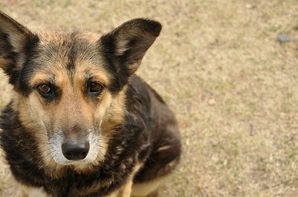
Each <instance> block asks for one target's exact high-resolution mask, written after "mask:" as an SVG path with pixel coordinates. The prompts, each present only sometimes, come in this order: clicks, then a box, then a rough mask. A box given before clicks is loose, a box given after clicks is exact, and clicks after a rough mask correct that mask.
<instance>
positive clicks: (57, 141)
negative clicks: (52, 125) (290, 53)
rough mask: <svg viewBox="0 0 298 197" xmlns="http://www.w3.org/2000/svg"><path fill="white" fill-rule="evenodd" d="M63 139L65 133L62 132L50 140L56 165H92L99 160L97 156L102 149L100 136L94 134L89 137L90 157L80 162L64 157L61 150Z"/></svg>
mask: <svg viewBox="0 0 298 197" xmlns="http://www.w3.org/2000/svg"><path fill="white" fill-rule="evenodd" d="M63 138H64V137H63V132H62V131H61V132H59V133H57V134H54V136H52V137H51V138H50V139H49V146H50V151H51V155H52V157H53V159H54V160H55V162H56V163H58V164H61V165H82V164H88V163H92V162H93V161H94V160H95V159H96V158H97V155H98V153H99V147H100V145H99V144H100V137H99V136H96V135H94V134H92V133H90V134H89V135H88V140H89V145H90V146H89V152H88V155H87V157H85V158H84V159H82V160H78V161H71V160H68V159H66V158H65V157H64V155H63V153H62V148H61V147H62V143H63Z"/></svg>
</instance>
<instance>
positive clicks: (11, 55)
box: [0, 12, 37, 84]
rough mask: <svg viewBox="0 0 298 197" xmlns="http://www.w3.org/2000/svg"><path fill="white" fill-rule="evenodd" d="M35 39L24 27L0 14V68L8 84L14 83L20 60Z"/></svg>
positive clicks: (19, 68)
mask: <svg viewBox="0 0 298 197" xmlns="http://www.w3.org/2000/svg"><path fill="white" fill-rule="evenodd" d="M36 39H37V36H36V35H34V34H33V33H31V32H30V31H29V30H28V29H27V28H26V27H24V26H23V25H21V24H20V23H18V22H16V21H15V20H14V19H12V18H11V17H9V16H7V15H6V14H4V13H2V12H0V68H2V69H3V70H4V72H5V73H6V74H7V75H8V76H9V78H10V83H12V84H14V82H15V81H16V79H17V77H18V73H19V71H20V70H21V67H22V65H20V64H21V63H20V60H21V59H24V58H25V55H26V52H27V51H28V46H29V45H30V44H32V40H34V41H36Z"/></svg>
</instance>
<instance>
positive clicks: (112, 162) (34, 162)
mask: <svg viewBox="0 0 298 197" xmlns="http://www.w3.org/2000/svg"><path fill="white" fill-rule="evenodd" d="M146 86H147V85H146V84H144V82H143V81H142V80H141V79H140V78H138V77H137V76H135V75H134V76H133V77H132V79H131V81H130V83H129V86H128V90H127V93H126V94H127V97H128V99H127V103H126V105H127V110H128V113H126V114H125V121H124V122H123V123H122V124H119V125H117V126H116V127H115V128H114V129H113V137H112V140H111V141H110V143H109V147H108V152H107V155H106V159H105V161H104V162H103V163H101V164H100V165H98V166H96V167H94V169H93V170H92V171H89V172H88V173H81V174H79V173H76V172H75V171H73V170H72V168H71V167H65V170H64V171H63V174H62V175H61V176H60V177H61V178H57V179H54V178H52V177H50V176H48V175H47V174H46V173H45V171H46V170H47V169H44V168H43V167H42V166H43V164H42V163H41V161H40V159H39V158H40V153H39V152H38V148H37V143H38V141H37V140H36V139H34V137H33V136H32V135H30V132H28V131H26V128H25V127H24V126H23V125H22V124H21V122H20V121H19V119H18V112H15V111H13V110H12V107H11V105H12V104H9V105H8V106H7V107H6V109H5V110H4V111H3V113H2V116H1V118H0V119H1V120H0V126H1V128H2V129H3V132H2V133H1V138H0V142H1V146H2V148H3V150H4V151H5V153H6V159H7V161H8V163H9V165H10V168H11V171H12V173H13V174H14V176H15V177H16V179H17V180H18V181H20V182H21V183H23V184H25V185H29V186H36V187H43V188H44V189H45V190H46V191H47V192H48V193H49V194H52V195H54V196H57V197H58V196H59V197H60V196H61V197H68V196H69V197H71V196H72V197H73V196H80V195H77V193H78V191H82V190H84V188H87V187H88V186H90V185H93V184H97V185H99V186H100V187H99V188H98V190H97V191H95V192H94V193H91V194H88V195H87V194H86V195H84V196H90V197H91V196H103V195H106V194H109V193H111V192H112V191H113V190H115V189H117V188H119V187H120V186H121V185H122V184H123V183H124V182H125V180H126V177H127V176H128V175H129V174H130V173H131V171H132V169H133V167H134V166H135V164H136V162H145V165H144V167H143V168H142V169H141V170H140V172H139V173H138V175H137V176H136V178H135V182H144V181H150V180H152V179H154V178H156V177H157V176H164V175H166V174H168V173H169V172H170V171H171V170H172V168H169V170H166V171H162V168H163V167H165V166H166V165H167V164H168V163H170V162H171V161H173V160H177V159H178V158H179V155H180V151H181V150H180V142H179V140H176V141H175V140H174V141H173V142H172V143H173V144H171V145H172V147H173V148H172V149H173V150H171V151H170V152H166V154H165V153H163V154H162V153H158V152H155V150H156V149H157V148H158V147H161V146H164V145H167V144H166V143H167V140H168V139H167V138H170V137H173V139H175V138H174V136H171V135H169V133H168V132H167V130H166V127H167V126H166V125H167V124H172V122H168V123H166V122H165V124H164V126H162V127H161V128H159V127H160V125H158V122H156V119H155V118H156V117H152V115H157V114H155V113H158V112H157V111H155V110H152V102H156V101H153V100H152V99H154V98H153V97H152V92H148V89H147V87H146ZM149 91H150V89H149ZM162 107H163V106H162ZM164 107H165V106H164ZM148 112H149V113H148ZM163 113H165V112H163ZM161 115H162V113H161ZM158 118H162V117H158ZM163 127H164V128H163ZM155 129H165V130H163V131H159V130H155ZM163 132H164V133H163ZM155 133H159V134H158V135H156V134H155ZM167 135H168V136H167ZM164 137H165V138H164ZM158 139H159V140H158ZM119 146H121V147H122V150H123V151H121V152H119V151H116V150H117V148H116V147H119ZM123 165H125V169H123V168H122V167H121V166H123Z"/></svg>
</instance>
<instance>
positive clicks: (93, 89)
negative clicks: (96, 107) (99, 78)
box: [89, 82, 104, 94]
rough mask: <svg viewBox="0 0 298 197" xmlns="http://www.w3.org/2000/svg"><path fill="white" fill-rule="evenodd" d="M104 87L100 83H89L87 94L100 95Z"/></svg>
mask: <svg viewBox="0 0 298 197" xmlns="http://www.w3.org/2000/svg"><path fill="white" fill-rule="evenodd" d="M103 88H104V86H103V85H102V84H101V83H98V82H90V83H89V92H90V93H95V94H100V93H101V92H102V90H103Z"/></svg>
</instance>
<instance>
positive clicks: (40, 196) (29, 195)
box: [20, 185, 51, 197]
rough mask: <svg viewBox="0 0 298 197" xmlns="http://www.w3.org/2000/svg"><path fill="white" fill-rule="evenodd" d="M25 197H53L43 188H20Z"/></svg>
mask: <svg viewBox="0 0 298 197" xmlns="http://www.w3.org/2000/svg"><path fill="white" fill-rule="evenodd" d="M20 188H21V190H22V196H23V197H51V196H50V195H48V194H47V193H46V192H45V191H44V190H43V189H42V188H33V187H27V186H23V185H21V186H20Z"/></svg>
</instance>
